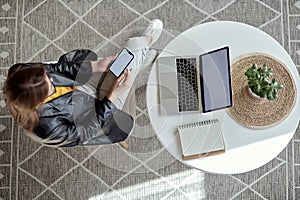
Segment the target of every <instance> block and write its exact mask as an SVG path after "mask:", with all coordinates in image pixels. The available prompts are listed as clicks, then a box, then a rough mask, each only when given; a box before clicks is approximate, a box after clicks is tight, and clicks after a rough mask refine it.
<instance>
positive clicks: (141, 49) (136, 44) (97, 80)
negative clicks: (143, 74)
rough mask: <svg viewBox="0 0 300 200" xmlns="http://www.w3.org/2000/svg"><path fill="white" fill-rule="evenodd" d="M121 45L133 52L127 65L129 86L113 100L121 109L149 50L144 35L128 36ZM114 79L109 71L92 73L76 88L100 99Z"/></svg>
mask: <svg viewBox="0 0 300 200" xmlns="http://www.w3.org/2000/svg"><path fill="white" fill-rule="evenodd" d="M123 46H124V47H126V48H128V49H129V50H130V51H131V52H132V53H133V54H134V59H133V61H132V62H131V63H130V65H129V66H128V68H129V69H130V70H131V72H130V75H131V84H130V87H129V89H127V90H126V91H125V92H123V93H122V94H121V95H120V96H119V97H118V98H117V100H116V101H115V102H113V103H114V104H115V105H116V106H117V108H119V109H123V107H124V104H125V102H126V100H127V98H128V97H130V96H131V94H132V92H134V90H132V86H133V83H134V80H135V78H136V76H137V74H138V73H139V71H140V70H141V68H142V66H143V63H144V61H145V58H146V54H147V52H148V50H149V42H148V40H147V39H146V38H145V37H134V38H129V39H128V40H127V41H126V42H125V44H124V45H123ZM115 80H116V78H115V76H114V75H112V74H111V73H109V72H104V73H94V74H93V76H92V77H91V78H90V80H89V81H88V82H87V83H86V84H84V85H82V86H79V87H78V89H80V90H82V91H84V92H86V93H88V94H89V95H92V96H94V97H95V98H98V99H100V100H102V99H103V98H104V97H105V96H107V95H108V94H109V93H110V91H111V89H112V86H113V84H114V82H115Z"/></svg>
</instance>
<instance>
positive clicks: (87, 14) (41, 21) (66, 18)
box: [0, 0, 300, 200]
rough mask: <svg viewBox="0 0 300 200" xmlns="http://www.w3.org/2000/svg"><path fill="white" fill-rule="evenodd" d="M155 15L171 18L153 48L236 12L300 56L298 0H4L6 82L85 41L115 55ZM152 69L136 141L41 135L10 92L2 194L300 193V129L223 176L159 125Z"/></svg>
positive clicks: (1, 124) (1, 53) (140, 86)
mask: <svg viewBox="0 0 300 200" xmlns="http://www.w3.org/2000/svg"><path fill="white" fill-rule="evenodd" d="M154 18H160V19H162V20H163V22H164V24H165V29H164V32H163V34H162V36H161V38H160V40H159V41H158V43H157V44H156V45H155V46H154V47H153V48H154V49H156V50H158V51H160V50H161V49H162V48H163V47H164V46H165V45H166V44H168V43H169V42H170V41H171V40H172V39H173V38H174V37H175V36H176V35H177V34H178V33H180V32H182V31H184V30H186V29H188V28H190V27H192V26H194V25H197V24H201V23H205V22H209V21H216V20H233V21H240V22H244V23H247V24H251V25H253V26H255V27H258V28H259V29H261V30H263V31H265V32H266V33H268V34H270V35H271V36H272V37H274V38H275V39H276V40H277V41H278V42H279V43H280V44H282V46H284V48H285V49H286V50H287V52H288V53H289V54H290V56H291V57H292V59H293V61H294V62H295V64H296V65H297V66H299V64H300V56H299V55H300V32H299V24H300V1H297V0H220V1H212V0H152V1H147V0H140V1H137V0H136V1H135V0H85V1H83V0H0V88H2V87H3V82H4V80H5V77H6V74H7V69H8V67H9V66H10V65H12V64H13V63H16V62H35V61H53V60H57V58H58V57H59V55H61V54H62V53H64V52H67V51H69V50H73V49H75V48H90V49H93V50H94V51H96V52H97V54H98V55H99V56H100V57H104V56H109V55H114V54H115V53H116V52H118V49H119V48H120V46H121V44H122V43H123V42H124V41H125V39H126V38H128V37H130V36H133V35H139V34H140V33H141V32H142V30H143V29H144V28H145V27H146V26H147V24H148V22H149V21H150V20H151V19H154ZM298 69H299V68H298ZM148 74H149V68H146V69H145V70H144V71H143V72H141V73H140V74H139V76H138V79H137V82H136V90H135V95H134V96H133V98H134V99H135V104H136V105H135V107H136V116H135V120H136V126H135V129H134V132H133V134H132V135H131V136H130V138H129V139H128V143H129V148H128V149H123V148H121V147H120V146H119V145H108V146H96V147H90V148H83V147H76V148H70V149H66V148H64V149H51V148H48V147H45V146H43V145H40V144H38V143H35V142H33V141H32V140H31V139H29V138H28V137H26V136H25V135H24V134H23V132H22V131H21V130H20V129H19V128H18V127H17V125H16V123H15V122H14V121H13V120H12V118H11V117H10V115H9V112H8V110H7V108H6V106H5V102H4V99H3V96H1V98H0V113H1V115H0V200H1V199H5V200H7V199H11V200H17V199H18V200H22V199H24V200H29V199H35V200H42V199H47V200H49V199H51V200H64V199H66V200H67V199H72V200H98V199H99V200H100V199H101V200H102V199H116V200H119V199H129V200H134V199H136V200H140V199H165V200H169V199H170V200H171V199H172V200H173V199H180V200H183V199H197V200H198V199H280V200H281V199H300V131H299V129H298V131H297V133H296V134H295V137H294V138H293V140H292V141H291V142H290V144H289V145H288V146H287V148H286V149H284V150H283V151H282V152H281V153H280V154H279V155H278V156H277V157H276V158H274V159H273V160H272V161H271V162H269V163H267V164H266V165H264V166H262V167H260V168H258V169H256V170H253V171H251V172H247V173H243V174H236V175H219V174H211V173H207V172H204V171H199V170H196V169H193V168H190V167H188V166H186V165H184V164H183V163H181V162H179V161H177V160H176V159H174V158H173V157H172V156H171V155H170V154H169V153H168V152H167V151H166V150H165V148H164V147H163V146H162V145H161V144H160V142H159V141H158V140H157V138H156V136H155V133H154V132H153V130H152V127H151V124H150V122H149V117H148V113H147V108H146V99H145V88H146V81H147V77H148ZM0 93H1V94H2V91H1V92H0Z"/></svg>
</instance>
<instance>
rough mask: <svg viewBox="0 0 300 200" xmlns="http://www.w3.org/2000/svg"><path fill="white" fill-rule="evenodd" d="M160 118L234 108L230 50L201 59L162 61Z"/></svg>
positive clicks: (173, 58) (192, 57)
mask: <svg viewBox="0 0 300 200" xmlns="http://www.w3.org/2000/svg"><path fill="white" fill-rule="evenodd" d="M157 67H158V79H159V80H158V82H159V95H160V111H161V114H165V115H172V114H181V113H191V112H210V111H213V110H218V109H221V108H227V107H231V106H232V105H233V101H232V90H231V75H230V59H229V47H223V48H220V49H216V50H213V51H211V52H207V53H205V54H202V55H191V56H182V57H180V56H170V57H159V58H158V60H157Z"/></svg>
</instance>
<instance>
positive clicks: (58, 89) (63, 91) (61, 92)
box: [44, 86, 76, 104]
mask: <svg viewBox="0 0 300 200" xmlns="http://www.w3.org/2000/svg"><path fill="white" fill-rule="evenodd" d="M74 89H76V88H73V87H70V86H55V90H56V92H55V93H54V94H52V95H51V96H49V97H48V98H47V99H46V100H45V101H44V104H45V103H47V102H48V101H51V100H53V99H55V98H57V97H60V96H62V95H64V94H67V93H69V92H72V91H73V90H74Z"/></svg>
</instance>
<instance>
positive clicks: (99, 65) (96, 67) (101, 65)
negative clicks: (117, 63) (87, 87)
mask: <svg viewBox="0 0 300 200" xmlns="http://www.w3.org/2000/svg"><path fill="white" fill-rule="evenodd" d="M115 58H116V56H109V57H106V58H102V59H100V60H98V61H91V63H92V69H93V72H107V71H108V66H109V65H110V64H111V63H112V61H114V59H115Z"/></svg>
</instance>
